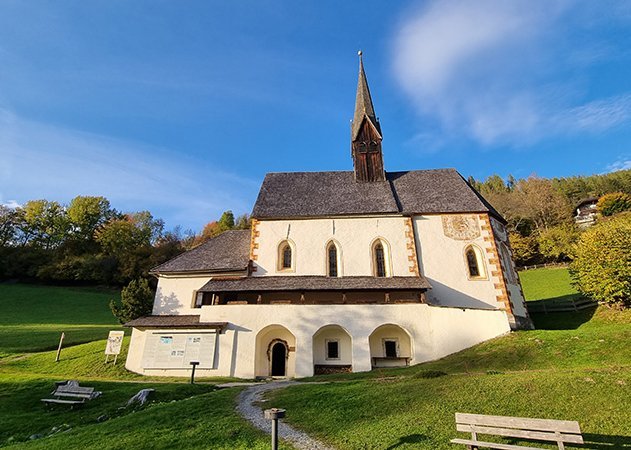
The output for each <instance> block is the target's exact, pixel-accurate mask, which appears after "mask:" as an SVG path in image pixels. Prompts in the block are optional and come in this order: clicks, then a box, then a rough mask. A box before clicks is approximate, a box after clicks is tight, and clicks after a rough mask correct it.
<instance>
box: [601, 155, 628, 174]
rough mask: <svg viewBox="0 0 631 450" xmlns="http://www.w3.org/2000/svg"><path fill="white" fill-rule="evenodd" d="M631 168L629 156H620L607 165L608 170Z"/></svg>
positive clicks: (615, 170)
mask: <svg viewBox="0 0 631 450" xmlns="http://www.w3.org/2000/svg"><path fill="white" fill-rule="evenodd" d="M629 169H631V159H629V158H628V157H623V158H620V159H619V160H618V161H615V162H613V163H611V164H609V165H608V166H607V172H617V171H619V170H629Z"/></svg>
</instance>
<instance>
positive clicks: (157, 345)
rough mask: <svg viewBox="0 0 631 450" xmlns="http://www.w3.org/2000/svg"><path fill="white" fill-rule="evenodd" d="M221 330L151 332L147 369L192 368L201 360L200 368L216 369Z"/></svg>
mask: <svg viewBox="0 0 631 450" xmlns="http://www.w3.org/2000/svg"><path fill="white" fill-rule="evenodd" d="M216 341H217V333H216V332H215V331H210V332H198V333H182V332H176V333H173V332H162V331H160V332H152V333H149V332H148V334H147V338H146V340H145V351H144V353H143V367H144V368H145V369H190V368H191V365H190V362H191V361H198V362H199V366H198V369H212V368H213V365H214V364H213V363H214V358H215V344H216Z"/></svg>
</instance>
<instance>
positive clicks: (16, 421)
mask: <svg viewBox="0 0 631 450" xmlns="http://www.w3.org/2000/svg"><path fill="white" fill-rule="evenodd" d="M55 379H56V378H37V377H30V376H11V377H8V376H6V374H5V376H0V447H2V446H3V445H7V444H12V445H10V446H9V448H12V449H13V448H29V449H64V450H65V449H82V450H83V449H137V448H152V449H173V448H178V449H179V448H190V449H194V448H208V449H225V450H228V449H261V450H262V449H267V448H269V438H268V437H267V436H265V435H264V434H263V433H262V432H260V431H258V430H256V429H254V428H253V427H251V426H250V425H249V424H248V423H246V422H245V421H244V420H243V419H241V417H239V416H238V415H237V413H236V411H235V409H234V403H235V397H236V395H237V394H238V393H239V389H234V388H233V389H222V390H216V389H215V388H214V387H213V386H212V385H205V384H196V385H194V386H191V385H189V384H186V383H160V384H151V383H121V382H103V381H101V382H94V381H92V382H90V383H83V384H86V385H89V386H94V387H95V388H96V389H97V390H99V391H102V393H103V394H102V395H101V396H100V397H98V398H96V399H94V400H91V401H89V402H88V403H86V404H85V405H84V406H83V407H82V408H79V409H76V410H70V409H69V408H68V407H67V406H66V407H64V406H62V405H59V406H56V407H55V408H54V409H52V410H51V409H49V408H47V407H46V406H44V405H43V403H42V402H41V401H40V399H41V398H46V397H47V396H48V394H49V393H50V391H51V390H52V385H53V381H54V380H55ZM147 387H151V388H154V389H155V390H156V392H155V393H154V394H153V397H152V400H151V403H150V404H148V405H146V406H144V407H138V406H135V407H126V403H127V400H128V399H129V398H130V397H131V396H132V395H134V394H135V393H136V392H138V390H140V389H142V388H147ZM102 416H107V419H106V420H105V421H102V422H99V421H98V420H97V419H98V418H99V417H102ZM55 429H57V430H60V431H57V432H55ZM34 434H38V435H40V436H41V437H40V438H39V439H36V440H29V437H30V436H32V435H34ZM282 448H284V449H289V448H290V447H288V446H283V447H282Z"/></svg>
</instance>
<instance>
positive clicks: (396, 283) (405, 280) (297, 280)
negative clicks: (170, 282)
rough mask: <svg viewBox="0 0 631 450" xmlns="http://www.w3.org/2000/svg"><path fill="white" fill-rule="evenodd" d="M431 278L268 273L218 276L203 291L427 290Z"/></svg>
mask: <svg viewBox="0 0 631 450" xmlns="http://www.w3.org/2000/svg"><path fill="white" fill-rule="evenodd" d="M429 288H431V286H430V284H429V282H428V281H427V280H426V279H425V278H424V277H422V276H420V277H384V278H378V277H322V276H298V275H297V276H266V277H245V278H234V279H227V278H223V279H215V280H210V281H209V282H208V283H206V284H205V285H204V286H203V287H202V288H201V289H199V291H203V292H244V291H253V292H266V291H267V292H269V291H364V290H393V291H394V290H417V289H420V290H425V289H429Z"/></svg>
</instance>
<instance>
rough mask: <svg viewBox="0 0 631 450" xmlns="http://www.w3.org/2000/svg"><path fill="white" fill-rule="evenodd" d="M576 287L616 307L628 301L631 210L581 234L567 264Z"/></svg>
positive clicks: (624, 304)
mask: <svg viewBox="0 0 631 450" xmlns="http://www.w3.org/2000/svg"><path fill="white" fill-rule="evenodd" d="M570 273H571V274H572V276H573V278H574V281H575V283H576V286H577V288H578V289H579V290H580V291H581V292H582V293H583V294H585V295H586V296H588V297H591V298H593V299H596V300H598V301H600V302H604V303H608V304H611V305H615V306H618V307H629V306H630V305H631V213H621V214H618V215H616V216H614V217H612V218H611V219H608V220H603V221H601V222H600V223H598V224H596V225H594V226H593V227H591V228H589V229H588V230H586V231H584V232H583V234H582V235H581V237H580V239H579V241H578V244H577V245H576V251H575V257H574V261H572V263H571V264H570Z"/></svg>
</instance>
